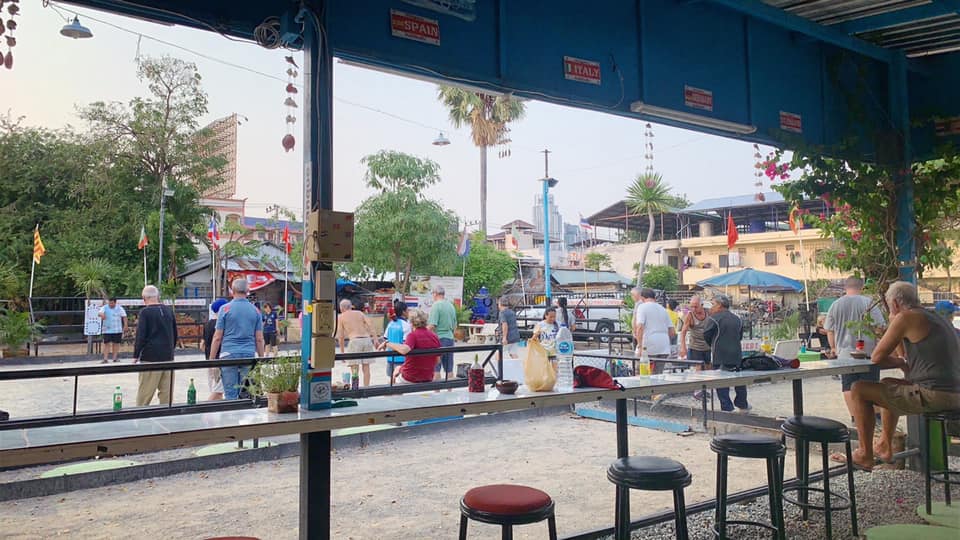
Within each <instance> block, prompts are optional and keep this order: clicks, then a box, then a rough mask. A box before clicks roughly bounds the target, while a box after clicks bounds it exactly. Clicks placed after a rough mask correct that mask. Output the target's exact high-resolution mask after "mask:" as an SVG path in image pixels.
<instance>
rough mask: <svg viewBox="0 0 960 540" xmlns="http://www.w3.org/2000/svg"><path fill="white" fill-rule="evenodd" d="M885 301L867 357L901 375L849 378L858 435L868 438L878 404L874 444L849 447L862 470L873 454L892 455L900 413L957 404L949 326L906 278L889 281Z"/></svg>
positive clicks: (958, 355)
mask: <svg viewBox="0 0 960 540" xmlns="http://www.w3.org/2000/svg"><path fill="white" fill-rule="evenodd" d="M885 300H886V302H887V307H888V308H890V326H889V327H888V328H887V331H886V332H884V334H883V337H882V338H880V342H879V343H877V346H876V348H875V349H874V350H873V354H872V355H871V356H870V361H871V362H872V363H873V364H874V365H875V366H876V367H878V368H880V369H900V370H902V371H903V374H904V378H902V379H897V378H892V377H888V378H885V379H882V380H881V381H880V382H868V381H862V380H861V381H857V382H855V383H853V388H852V389H851V395H852V398H853V416H854V418H855V419H856V425H857V434H858V440H860V441H872V440H873V432H874V429H875V428H876V420H875V419H874V414H873V411H874V407H880V416H881V422H882V423H883V430H882V433H881V435H880V440H879V441H878V442H877V443H876V444H875V445H872V446H871V445H870V444H862V445H861V446H860V447H859V448H857V449H856V450H855V451H854V452H853V456H852V459H853V465H854V466H856V467H860V468H863V469H867V470H869V469H872V468H873V465H874V457H876V458H878V459H880V460H881V461H884V462H889V461H891V460H892V459H893V450H892V446H891V444H890V442H891V440H892V439H893V434H894V431H896V428H897V422H898V421H899V419H900V415H904V414H923V413H926V412H940V411H947V410H958V409H960V339H958V338H957V335H956V333H955V332H954V329H953V327H952V326H951V325H950V323H948V322H947V321H946V319H944V318H943V317H941V316H940V315H937V314H936V313H933V312H931V311H927V310H926V309H924V308H923V307H922V306H921V304H920V298H919V296H918V295H917V288H916V286H915V285H913V284H912V283H907V282H905V281H896V282H894V283H892V284H890V287H889V288H888V289H887V293H886V295H885Z"/></svg>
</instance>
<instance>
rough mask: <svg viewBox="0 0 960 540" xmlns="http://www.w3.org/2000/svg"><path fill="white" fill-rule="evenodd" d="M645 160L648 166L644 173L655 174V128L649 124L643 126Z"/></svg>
mask: <svg viewBox="0 0 960 540" xmlns="http://www.w3.org/2000/svg"><path fill="white" fill-rule="evenodd" d="M643 159H644V161H646V163H647V165H646V167H644V169H643V171H644V172H645V173H652V172H653V126H652V125H650V123H649V122H648V123H647V124H646V125H645V126H643Z"/></svg>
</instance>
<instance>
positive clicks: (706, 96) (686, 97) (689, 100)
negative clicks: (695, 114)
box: [683, 85, 713, 112]
mask: <svg viewBox="0 0 960 540" xmlns="http://www.w3.org/2000/svg"><path fill="white" fill-rule="evenodd" d="M683 104H684V105H686V106H687V107H690V108H691V109H700V110H703V111H711V112H712V111H713V92H711V91H710V90H704V89H703V88H695V87H693V86H687V85H684V87H683Z"/></svg>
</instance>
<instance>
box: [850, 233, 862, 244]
mask: <svg viewBox="0 0 960 540" xmlns="http://www.w3.org/2000/svg"><path fill="white" fill-rule="evenodd" d="M850 238H852V239H853V241H854V242H859V241H860V239H861V238H863V233H861V232H860V231H853V234H851V235H850Z"/></svg>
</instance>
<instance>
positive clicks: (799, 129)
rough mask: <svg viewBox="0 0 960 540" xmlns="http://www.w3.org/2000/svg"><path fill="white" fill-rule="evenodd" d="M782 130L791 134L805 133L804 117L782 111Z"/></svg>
mask: <svg viewBox="0 0 960 540" xmlns="http://www.w3.org/2000/svg"><path fill="white" fill-rule="evenodd" d="M780 129H782V130H784V131H789V132H790V133H803V117H801V116H800V115H799V114H794V113H790V112H786V111H780Z"/></svg>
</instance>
